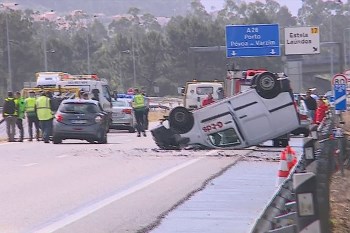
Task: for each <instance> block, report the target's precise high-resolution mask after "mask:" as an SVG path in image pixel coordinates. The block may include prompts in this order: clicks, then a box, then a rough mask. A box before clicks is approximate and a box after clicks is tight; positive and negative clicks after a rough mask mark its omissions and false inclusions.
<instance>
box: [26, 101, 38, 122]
mask: <svg viewBox="0 0 350 233" xmlns="http://www.w3.org/2000/svg"><path fill="white" fill-rule="evenodd" d="M35 102H36V98H35V97H28V98H26V99H25V106H26V107H25V109H26V113H27V116H28V117H32V116H36V111H35Z"/></svg>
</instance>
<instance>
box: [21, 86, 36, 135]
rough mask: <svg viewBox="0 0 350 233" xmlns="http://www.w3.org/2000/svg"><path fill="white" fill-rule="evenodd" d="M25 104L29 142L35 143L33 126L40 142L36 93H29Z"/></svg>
mask: <svg viewBox="0 0 350 233" xmlns="http://www.w3.org/2000/svg"><path fill="white" fill-rule="evenodd" d="M24 102H25V111H26V115H27V120H28V133H29V141H33V124H34V126H35V137H36V140H37V141H39V135H40V133H39V120H38V116H37V115H36V98H35V92H34V91H29V97H28V98H26V99H25V100H24Z"/></svg>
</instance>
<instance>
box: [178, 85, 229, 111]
mask: <svg viewBox="0 0 350 233" xmlns="http://www.w3.org/2000/svg"><path fill="white" fill-rule="evenodd" d="M223 87H224V83H223V82H216V81H213V82H210V81H207V82H203V81H192V82H187V83H186V87H185V90H184V96H185V97H184V107H185V108H187V109H189V110H192V109H197V108H201V107H202V101H203V100H204V99H205V98H206V97H207V96H208V94H212V96H213V98H214V100H215V101H216V100H218V99H221V98H222V97H220V94H219V93H220V90H221V89H222V90H223Z"/></svg>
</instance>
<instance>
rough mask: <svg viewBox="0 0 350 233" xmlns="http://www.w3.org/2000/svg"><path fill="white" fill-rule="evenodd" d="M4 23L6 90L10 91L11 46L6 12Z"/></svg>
mask: <svg viewBox="0 0 350 233" xmlns="http://www.w3.org/2000/svg"><path fill="white" fill-rule="evenodd" d="M5 21H6V22H5V23H6V44H7V64H8V72H9V74H8V79H7V90H8V91H12V66H11V46H10V35H9V23H8V14H7V13H6V16H5Z"/></svg>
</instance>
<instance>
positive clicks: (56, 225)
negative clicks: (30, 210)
mask: <svg viewBox="0 0 350 233" xmlns="http://www.w3.org/2000/svg"><path fill="white" fill-rule="evenodd" d="M201 159H203V157H201V158H196V159H192V160H190V161H187V162H184V163H181V164H179V165H177V166H175V167H173V168H170V169H168V170H166V171H163V172H161V173H159V174H157V175H155V176H153V177H151V178H149V179H148V180H145V181H143V182H141V183H139V184H137V185H135V186H133V187H130V188H127V189H125V190H123V191H120V192H118V193H116V194H114V195H112V196H110V197H107V198H105V199H103V200H100V201H98V202H95V203H94V204H91V205H89V206H87V207H85V208H83V209H81V210H79V211H76V212H73V213H71V214H69V215H66V216H65V217H62V218H61V219H59V220H57V221H55V222H51V223H50V224H48V225H46V226H44V227H41V228H39V229H36V230H34V231H32V232H33V233H48V232H54V231H57V230H58V229H61V228H63V227H65V226H67V225H68V224H71V223H73V222H75V221H77V220H79V219H81V218H84V217H86V216H88V215H89V214H91V213H93V212H95V211H97V210H99V209H101V208H103V207H105V206H107V205H109V204H111V203H113V202H115V201H117V200H119V199H121V198H123V197H125V196H128V195H130V194H132V193H134V192H137V191H139V190H141V189H143V188H145V187H147V186H149V185H151V184H153V183H155V182H157V181H159V180H161V179H163V178H165V177H167V176H169V175H171V174H172V173H174V172H176V171H178V170H180V169H182V168H185V167H187V166H190V165H191V164H193V163H196V162H198V161H199V160H201Z"/></svg>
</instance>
